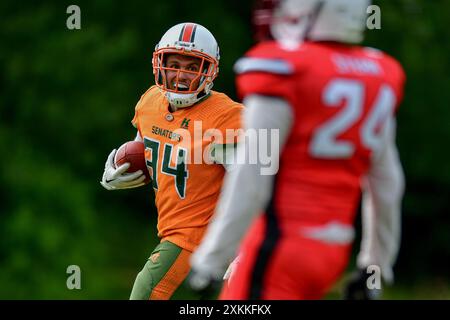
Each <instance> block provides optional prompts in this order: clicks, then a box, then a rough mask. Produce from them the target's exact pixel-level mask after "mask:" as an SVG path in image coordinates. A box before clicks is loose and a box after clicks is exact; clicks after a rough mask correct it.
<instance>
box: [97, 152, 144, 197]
mask: <svg viewBox="0 0 450 320" xmlns="http://www.w3.org/2000/svg"><path fill="white" fill-rule="evenodd" d="M116 152H117V150H116V149H114V150H113V151H111V153H110V154H109V156H108V159H107V160H106V163H105V171H104V172H103V177H102V181H100V184H101V185H102V186H103V187H104V188H105V189H106V190H119V189H131V188H137V187H140V186H143V185H144V184H145V183H144V180H145V175H144V173H143V172H142V170H138V171H136V172H133V173H125V171H127V170H128V168H129V167H130V164H129V163H128V162H127V163H124V164H122V165H121V166H120V167H117V168H116V167H115V166H114V156H115V155H116Z"/></svg>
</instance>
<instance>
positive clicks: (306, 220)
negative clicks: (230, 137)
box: [191, 0, 405, 300]
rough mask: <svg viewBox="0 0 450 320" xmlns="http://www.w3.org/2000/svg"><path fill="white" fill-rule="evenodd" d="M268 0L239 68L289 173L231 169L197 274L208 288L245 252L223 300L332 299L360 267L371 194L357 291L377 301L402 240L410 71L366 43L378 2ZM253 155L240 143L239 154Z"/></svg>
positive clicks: (259, 121)
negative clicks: (399, 139) (357, 227)
mask: <svg viewBox="0 0 450 320" xmlns="http://www.w3.org/2000/svg"><path fill="white" fill-rule="evenodd" d="M259 2H260V3H261V5H262V6H261V8H260V9H258V10H257V11H255V16H254V18H255V19H254V23H255V24H257V25H259V28H258V30H259V31H260V32H258V33H257V36H259V39H258V40H259V43H257V44H256V45H255V46H253V47H252V48H251V49H250V50H249V51H248V52H247V53H246V54H245V56H244V57H242V58H241V59H239V60H238V62H237V63H236V65H235V71H236V73H237V81H236V84H237V91H238V93H239V95H240V96H241V97H242V98H243V101H244V104H245V106H246V108H245V115H244V116H243V119H244V120H243V129H245V130H250V129H253V130H258V129H261V128H264V129H266V128H273V129H274V130H277V129H278V130H279V132H280V134H279V137H280V141H279V150H280V152H279V159H280V161H279V170H278V172H276V175H275V174H274V175H262V174H261V170H260V168H259V167H258V165H251V164H247V163H246V164H238V165H237V166H236V167H234V169H233V170H232V171H231V172H230V174H229V175H227V177H226V178H225V182H224V187H223V194H222V196H221V198H220V200H219V202H218V204H217V212H216V215H215V217H214V219H213V220H212V223H211V224H210V226H209V227H208V231H207V233H206V235H205V237H204V239H203V240H202V244H201V245H200V246H199V247H198V250H197V251H196V252H195V253H194V254H193V255H192V257H191V260H192V261H191V262H192V266H193V268H192V269H193V271H192V275H191V279H195V280H196V282H197V283H202V286H197V287H199V288H200V289H201V288H202V287H205V286H207V282H208V281H209V279H214V278H216V279H219V278H220V277H221V275H222V274H223V273H224V272H225V269H226V267H227V266H228V264H229V260H230V258H232V257H233V256H234V255H235V254H236V252H239V259H238V262H237V263H236V264H235V265H236V268H235V270H234V271H233V272H232V276H230V280H229V281H228V285H227V286H224V290H223V291H222V295H221V298H223V299H253V300H254V299H320V298H322V297H324V296H325V294H326V293H328V292H329V290H330V288H331V287H332V286H333V285H334V284H335V283H336V281H337V279H339V277H340V276H341V275H342V274H343V272H344V270H345V269H346V267H347V264H348V262H349V258H350V253H351V248H352V244H353V239H354V233H355V231H354V228H353V225H354V222H355V218H356V214H357V212H358V204H359V200H360V196H361V191H362V222H363V223H362V226H363V232H362V242H361V251H360V253H359V255H358V259H357V266H358V268H360V270H359V271H358V272H357V273H356V276H355V278H353V279H352V280H351V282H350V285H348V287H347V289H346V297H347V298H349V299H356V298H365V299H371V298H374V297H375V296H376V295H378V294H379V293H380V290H379V289H381V279H379V281H377V280H376V279H377V278H381V277H382V279H384V281H385V282H386V283H392V282H393V280H394V273H393V266H394V263H395V261H396V257H397V254H398V250H399V247H400V230H401V201H402V196H403V192H404V176H403V169H402V165H401V162H400V159H399V156H398V150H397V147H396V143H395V133H396V129H395V118H396V113H397V110H398V107H399V104H400V102H401V100H402V97H403V91H404V83H405V73H404V71H403V68H402V67H401V65H400V63H399V62H398V61H396V60H395V59H394V58H392V57H390V56H389V55H388V54H386V53H384V52H381V51H380V50H376V49H373V48H366V47H362V46H359V45H358V44H359V43H360V42H361V41H362V39H363V31H364V29H365V27H366V12H367V9H368V6H369V4H370V1H369V0H282V1H280V0H260V1H259ZM249 150H251V148H250V146H248V145H242V146H241V147H239V148H238V152H237V159H239V158H240V156H241V155H246V154H247V153H248V152H249ZM244 235H245V236H244ZM241 239H242V241H241ZM238 245H239V249H237V248H238ZM377 276H378V277H377ZM199 279H202V281H199ZM368 280H369V281H368ZM372 281H373V282H372ZM377 283H378V284H377ZM192 287H195V285H194V284H193V285H192Z"/></svg>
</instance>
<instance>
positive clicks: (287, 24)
mask: <svg viewBox="0 0 450 320" xmlns="http://www.w3.org/2000/svg"><path fill="white" fill-rule="evenodd" d="M261 2H262V5H261V7H260V9H258V8H257V9H256V10H255V12H254V17H253V20H254V23H255V24H256V26H255V27H256V28H258V26H257V24H260V26H259V27H260V28H264V24H265V23H267V22H268V21H270V32H271V35H272V37H273V38H274V39H275V40H278V41H280V42H282V43H286V44H294V43H297V44H298V43H301V42H302V41H304V40H312V41H338V42H344V43H359V42H361V41H362V40H363V33H364V29H365V26H366V17H367V8H368V6H369V5H370V4H371V0H261ZM267 2H272V5H271V4H268V3H267Z"/></svg>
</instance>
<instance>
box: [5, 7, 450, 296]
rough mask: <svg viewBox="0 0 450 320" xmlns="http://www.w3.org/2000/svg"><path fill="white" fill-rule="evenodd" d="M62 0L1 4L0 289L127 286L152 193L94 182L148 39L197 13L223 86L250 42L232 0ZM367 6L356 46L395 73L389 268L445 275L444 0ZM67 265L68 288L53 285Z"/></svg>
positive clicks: (27, 291) (243, 14) (402, 277)
mask: <svg viewBox="0 0 450 320" xmlns="http://www.w3.org/2000/svg"><path fill="white" fill-rule="evenodd" d="M70 4H73V3H69V2H64V1H63V2H59V1H54V2H50V1H49V2H41V3H32V2H30V3H27V4H25V3H22V2H18V1H3V2H1V3H0V12H1V19H0V36H1V37H0V38H1V39H2V43H1V49H0V68H1V73H0V146H1V150H2V159H3V165H2V169H1V171H0V182H1V183H0V199H1V203H0V219H1V223H0V284H1V285H0V299H49V298H51V299H66V298H68V299H126V298H128V295H129V291H130V289H131V286H132V281H134V277H135V275H136V273H137V272H138V271H139V270H140V268H141V267H142V265H143V264H144V262H145V259H146V258H147V255H148V254H149V253H150V251H151V249H152V248H153V246H154V245H155V244H156V242H157V239H156V225H155V221H156V212H155V208H154V205H153V191H152V190H151V188H149V187H145V188H140V189H136V190H130V191H118V192H108V191H106V190H104V189H103V188H101V186H100V184H99V180H100V179H101V175H102V171H103V166H104V161H105V160H106V156H107V155H108V153H109V151H110V150H111V149H112V148H114V147H117V146H119V145H120V144H121V143H122V142H124V141H126V140H131V139H132V138H133V137H134V135H135V130H134V129H133V128H132V126H131V124H130V120H131V118H132V117H133V112H134V106H135V103H136V102H137V100H138V99H139V97H140V95H141V94H142V93H143V92H144V91H145V90H146V89H147V88H148V87H149V86H150V85H151V84H152V83H153V75H152V70H151V57H152V52H153V49H154V46H155V44H156V43H157V42H158V40H159V38H160V37H161V35H162V34H163V33H164V32H165V31H166V30H167V29H168V28H169V27H170V26H172V25H174V24H176V23H180V22H185V21H194V22H198V23H200V24H203V25H205V26H206V27H208V28H209V29H210V30H211V31H212V32H213V34H214V35H215V36H216V38H217V40H218V41H219V45H220V48H221V69H220V76H219V78H218V80H217V81H216V83H215V85H216V87H215V89H217V90H220V91H225V92H227V93H228V94H229V95H230V96H232V97H233V98H236V96H235V91H234V83H233V81H234V74H233V72H232V65H233V63H234V61H235V60H236V59H237V58H238V57H239V56H241V55H242V54H243V53H244V52H245V50H246V49H247V48H248V47H249V46H250V45H251V44H252V39H251V30H250V22H249V17H250V3H246V2H242V1H214V2H211V1H206V0H198V1H194V2H192V1H191V2H181V3H174V2H167V1H160V2H159V3H155V2H154V1H153V2H151V1H129V2H127V3H126V4H124V3H112V2H110V1H106V0H102V1H95V2H91V1H78V2H77V3H76V4H77V5H78V6H79V7H80V8H81V30H68V29H67V28H66V19H67V18H68V16H69V15H68V14H66V8H67V7H68V6H69V5H70ZM375 4H378V5H380V7H381V12H382V20H381V21H382V29H381V30H373V31H369V32H368V33H367V40H366V44H367V45H369V46H374V47H378V48H380V49H382V50H385V51H387V52H388V53H390V54H392V55H393V56H395V57H397V58H398V59H399V60H400V61H401V62H402V64H403V65H404V67H405V70H406V73H407V76H408V82H407V88H406V94H405V100H404V103H403V105H402V107H401V109H400V111H399V119H398V128H399V131H398V132H399V133H398V143H399V149H400V153H401V157H402V162H403V164H404V167H405V172H406V177H407V189H406V197H405V201H404V219H403V221H404V231H403V244H402V248H401V254H400V257H399V262H398V265H397V279H398V281H399V282H400V283H402V281H403V282H404V283H410V282H413V281H415V280H421V281H422V280H423V279H425V280H427V279H434V280H433V281H444V283H447V284H448V278H446V276H448V270H449V269H450V266H449V264H448V261H450V233H449V227H450V218H449V213H450V203H449V202H450V200H449V199H450V188H449V186H450V168H449V164H448V161H446V160H447V159H446V157H445V154H446V152H445V150H446V149H447V148H448V144H449V138H450V126H449V120H450V108H449V101H450V90H449V88H450V78H449V74H450V66H449V63H450V62H449V61H450V59H449V56H450V48H449V46H450V39H449V37H450V33H449V31H448V28H447V27H446V25H445V23H446V21H448V20H449V19H450V3H449V2H447V1H444V0H440V1H439V0H436V1H426V0H416V1H415V0H403V1H400V0H398V1H386V0H384V1H376V2H375ZM446 18H448V19H446ZM72 264H75V265H78V266H80V268H81V272H82V283H81V286H82V290H80V291H77V290H73V291H70V290H68V289H67V288H66V279H67V276H68V275H67V274H66V268H67V267H68V266H69V265H72ZM436 278H437V279H438V280H436ZM441 279H444V280H441ZM433 281H430V282H432V283H434V282H433ZM439 283H441V282H439ZM447 287H448V286H447ZM181 291H182V293H180V294H179V295H178V296H177V297H178V298H182V297H190V296H186V295H184V294H187V293H185V292H183V290H181ZM393 296H395V295H393Z"/></svg>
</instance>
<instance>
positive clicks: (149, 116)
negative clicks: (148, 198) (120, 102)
mask: <svg viewBox="0 0 450 320" xmlns="http://www.w3.org/2000/svg"><path fill="white" fill-rule="evenodd" d="M242 108H243V106H242V105H241V104H239V103H237V102H234V101H233V100H231V99H230V98H229V97H228V96H226V95H225V94H223V93H219V92H215V91H211V94H210V96H209V97H207V98H206V99H205V100H202V101H200V102H198V103H196V104H195V105H194V106H192V107H189V108H181V109H178V110H177V111H175V112H170V111H169V103H168V101H167V99H166V98H165V96H164V94H163V93H162V92H161V91H160V90H159V89H158V88H157V87H156V86H152V87H151V88H150V89H149V90H148V91H147V92H146V93H145V94H144V95H142V97H141V99H140V100H139V102H138V103H137V105H136V108H135V115H134V118H133V120H132V123H133V125H134V126H135V127H136V128H137V129H138V130H139V133H140V135H141V137H142V138H143V140H144V144H145V158H146V163H147V168H148V170H149V172H150V175H151V177H152V182H151V183H152V184H153V188H154V190H155V195H156V199H155V201H156V208H157V210H158V236H159V237H160V238H161V240H162V241H163V240H169V241H171V242H173V243H175V244H176V245H178V246H180V247H182V248H184V249H186V250H189V251H193V250H194V248H195V247H196V246H197V245H198V244H199V243H200V240H201V238H202V236H203V234H204V232H205V229H206V226H207V224H208V221H209V219H210V217H211V216H212V214H213V213H214V209H215V206H216V203H217V200H218V197H219V193H220V189H221V185H222V180H223V177H224V174H225V169H224V167H223V165H222V164H218V163H214V162H211V161H210V160H208V159H210V158H208V157H206V158H205V157H204V155H205V154H209V151H208V150H209V149H208V148H210V145H211V143H212V142H213V141H214V142H215V143H218V144H223V143H225V142H227V143H229V142H230V141H229V140H226V141H225V139H226V133H227V132H226V130H227V129H233V130H237V129H240V127H241V122H240V115H241V111H242ZM213 129H216V130H217V131H216V132H219V133H220V134H222V138H223V140H221V139H220V138H221V136H220V134H219V135H216V134H210V135H208V133H211V132H213V131H214V130H213ZM205 134H206V135H205Z"/></svg>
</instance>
